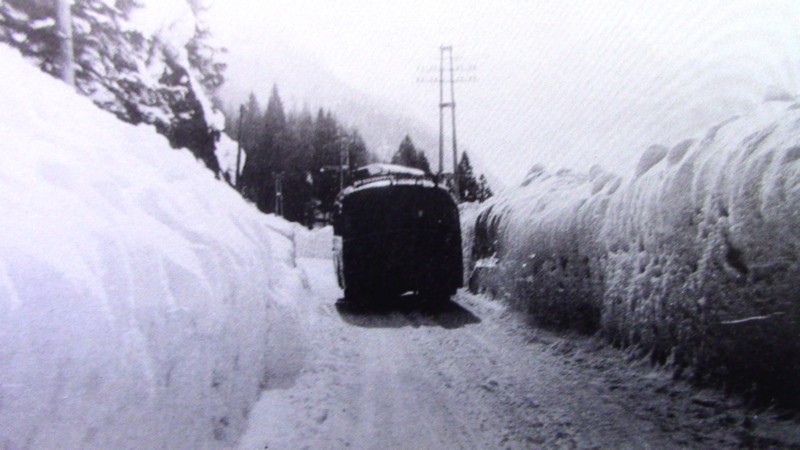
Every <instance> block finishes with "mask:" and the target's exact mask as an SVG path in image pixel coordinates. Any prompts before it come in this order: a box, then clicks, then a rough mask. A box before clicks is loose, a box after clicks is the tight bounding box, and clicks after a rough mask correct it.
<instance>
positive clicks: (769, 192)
mask: <svg viewBox="0 0 800 450" xmlns="http://www.w3.org/2000/svg"><path fill="white" fill-rule="evenodd" d="M764 109H765V111H764V112H763V114H761V115H753V116H748V117H741V118H734V119H731V120H729V121H726V122H724V123H722V124H720V125H718V126H716V127H714V128H712V129H711V130H710V131H709V132H708V133H707V135H706V136H705V137H704V138H702V139H700V140H686V141H683V142H680V143H677V144H676V145H674V146H673V147H671V148H667V147H661V146H653V147H650V148H649V149H648V150H647V151H646V152H645V153H644V154H643V156H642V159H641V161H640V162H639V164H638V166H637V168H636V171H635V173H634V175H633V176H632V177H631V178H630V179H628V180H626V181H625V182H622V183H621V182H620V179H619V178H617V177H615V176H613V175H609V174H607V173H605V172H603V171H602V170H600V169H597V168H595V169H593V170H592V171H591V172H590V174H589V175H588V176H586V175H576V174H572V173H569V172H560V173H558V174H555V175H551V174H548V173H546V172H545V171H544V170H543V169H542V168H535V170H532V171H531V173H530V174H529V176H528V177H527V179H526V180H525V183H524V185H523V187H521V188H519V189H517V190H516V191H510V192H506V193H503V194H501V195H499V196H497V198H496V199H493V200H490V201H489V202H487V203H486V204H485V206H484V208H483V211H482V212H481V214H480V216H479V217H478V219H477V223H476V225H475V233H474V235H475V241H474V243H473V248H474V251H475V255H474V256H473V258H474V259H478V258H485V257H487V256H488V255H489V254H494V253H496V256H497V258H498V263H497V267H498V270H496V271H495V272H496V273H495V274H494V275H493V276H492V277H490V278H491V279H490V280H486V281H485V282H484V284H485V285H487V284H488V283H492V282H494V283H497V280H501V282H502V283H503V284H505V285H506V289H509V290H511V291H512V292H511V293H510V294H511V295H510V297H511V298H512V299H513V301H514V302H515V303H517V304H519V305H520V306H521V307H523V308H524V309H526V310H528V311H530V312H531V313H532V314H533V315H534V317H535V318H536V319H537V320H539V321H540V322H542V323H549V324H555V325H562V326H565V325H566V326H573V327H575V326H577V327H581V328H584V329H590V330H591V329H595V328H599V329H601V330H602V332H603V333H604V334H605V335H606V336H608V337H609V338H610V339H611V340H613V341H614V342H618V343H620V344H622V345H638V346H641V347H642V348H644V349H647V350H649V351H652V352H653V356H654V358H655V359H658V360H664V359H665V358H667V357H668V356H670V355H671V356H673V357H674V359H675V360H676V361H677V362H678V363H679V364H681V365H687V366H692V367H694V368H695V369H697V374H700V375H704V376H706V375H707V376H710V377H719V378H724V379H725V380H727V381H729V382H732V383H753V382H755V383H759V385H760V387H761V388H763V389H766V390H770V389H774V392H781V394H782V395H785V396H787V398H788V397H792V396H793V400H795V401H797V400H800V391H798V388H797V387H796V386H794V385H795V383H794V380H796V379H798V377H800V341H798V339H797V336H800V290H798V289H797V286H800V150H798V149H799V148H800V112H798V111H797V110H796V109H791V108H790V109H788V110H787V109H784V108H782V107H781V108H773V109H769V108H768V107H767V106H765V108H764ZM775 109H780V111H775Z"/></svg>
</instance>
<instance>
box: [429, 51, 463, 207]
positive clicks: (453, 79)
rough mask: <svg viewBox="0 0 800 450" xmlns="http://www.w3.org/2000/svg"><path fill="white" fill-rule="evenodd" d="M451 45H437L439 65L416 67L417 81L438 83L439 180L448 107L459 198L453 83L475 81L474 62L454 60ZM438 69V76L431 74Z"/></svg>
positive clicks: (456, 194) (458, 195)
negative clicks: (456, 61) (446, 84)
mask: <svg viewBox="0 0 800 450" xmlns="http://www.w3.org/2000/svg"><path fill="white" fill-rule="evenodd" d="M454 59H455V57H454V56H453V46H452V45H441V46H439V65H438V67H436V66H435V65H433V64H431V65H427V64H425V65H421V66H419V67H418V68H417V71H418V72H420V74H419V76H418V77H417V82H418V83H433V82H435V83H438V84H439V173H438V174H437V179H438V180H441V179H442V178H443V175H444V151H445V150H444V147H445V145H444V127H445V125H444V114H445V109H448V108H449V109H450V118H451V122H450V125H451V130H452V132H453V142H452V145H453V183H454V188H453V191H454V194H455V196H456V197H457V198H458V199H459V200H460V197H461V193H460V192H459V188H458V140H457V136H456V100H455V98H456V93H455V84H456V83H464V82H474V81H477V77H476V76H475V75H474V72H475V70H476V67H475V64H465V63H458V64H455V62H454ZM435 71H438V76H436V75H432V74H433V73H434V72H435ZM445 71H446V72H449V75H450V77H449V79H446V78H445V77H446V72H445ZM445 82H449V83H450V92H449V98H447V99H445V97H446V95H445Z"/></svg>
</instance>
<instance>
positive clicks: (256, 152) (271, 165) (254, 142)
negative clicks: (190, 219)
mask: <svg viewBox="0 0 800 450" xmlns="http://www.w3.org/2000/svg"><path fill="white" fill-rule="evenodd" d="M226 116H227V118H228V121H227V124H226V130H227V132H228V134H229V135H230V136H231V137H232V138H233V139H238V140H239V141H240V144H241V146H242V148H243V150H244V152H245V154H246V160H245V163H244V165H243V167H242V173H241V177H240V179H239V180H238V182H237V188H238V189H239V190H240V192H242V195H244V196H245V198H247V199H249V200H251V201H253V202H254V203H255V204H256V205H257V206H258V208H259V209H260V210H261V211H263V212H266V213H274V212H277V211H276V206H277V204H276V192H275V189H276V179H277V178H280V184H281V187H282V197H283V205H282V207H283V216H284V217H285V218H286V219H288V220H291V221H296V222H304V223H305V222H307V221H308V220H310V219H311V217H310V216H311V215H312V214H314V213H323V214H324V213H326V212H329V211H330V209H331V207H332V205H333V201H334V199H335V197H336V194H337V193H338V192H339V184H340V179H339V177H340V167H341V166H342V165H344V167H345V170H344V173H343V174H341V176H343V177H344V179H343V180H342V181H344V182H347V181H348V178H349V172H350V170H351V168H356V167H359V166H362V165H365V164H369V163H371V162H375V161H377V158H376V157H375V155H374V154H372V153H371V152H370V151H369V150H368V149H367V146H366V144H365V143H364V139H362V137H361V135H360V134H359V132H358V130H357V129H355V128H347V127H345V126H343V125H342V124H340V123H339V121H338V120H337V119H336V117H335V116H334V114H333V113H332V112H331V111H326V110H324V109H319V110H318V111H317V113H316V115H315V116H314V115H312V114H311V112H310V111H309V110H308V109H303V110H302V111H299V112H297V111H290V112H289V113H288V114H287V113H286V112H285V111H284V108H283V103H282V102H281V98H280V95H279V93H278V88H277V86H274V87H273V88H272V92H271V94H270V97H269V101H268V102H267V107H266V109H265V110H264V111H262V108H261V106H260V104H259V101H258V99H257V97H256V95H255V94H252V93H251V94H250V97H249V99H248V101H247V104H246V105H244V106H243V107H242V111H241V114H232V113H229V114H227V115H226ZM240 116H241V123H240Z"/></svg>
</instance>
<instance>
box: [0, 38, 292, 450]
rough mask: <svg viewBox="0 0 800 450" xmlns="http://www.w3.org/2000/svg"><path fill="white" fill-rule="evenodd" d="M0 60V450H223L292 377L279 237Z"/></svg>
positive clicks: (123, 130)
mask: <svg viewBox="0 0 800 450" xmlns="http://www.w3.org/2000/svg"><path fill="white" fill-rule="evenodd" d="M0 61H2V66H3V72H2V76H1V78H2V83H0V142H2V143H3V144H2V145H3V147H2V148H3V150H2V152H3V155H4V156H5V158H4V163H3V164H2V165H1V166H0V190H2V195H0V214H2V217H3V218H2V220H0V448H11V449H16V448H219V447H230V446H232V445H234V444H235V443H236V442H237V441H238V438H239V436H240V434H241V432H242V430H243V429H244V426H245V418H246V417H247V416H248V413H249V411H250V409H251V408H252V406H253V405H254V404H255V402H256V400H257V398H258V395H259V392H260V391H261V390H262V389H263V388H264V387H266V388H270V387H273V386H284V385H287V384H290V383H291V382H292V380H293V378H294V377H295V376H296V375H297V374H298V373H299V370H300V368H301V367H302V365H303V361H304V357H305V356H304V355H305V352H306V348H305V347H304V342H305V340H306V339H305V337H304V330H303V325H302V323H303V322H301V319H300V317H299V316H300V313H299V307H298V305H297V304H296V302H297V299H302V298H304V297H305V292H306V287H305V285H304V283H303V279H302V277H301V272H300V271H299V270H298V269H297V268H296V266H295V261H294V244H293V239H294V232H295V227H294V226H293V225H290V224H288V223H286V222H284V221H282V220H280V219H276V218H273V217H269V216H264V215H262V214H260V213H259V212H258V211H256V209H255V208H254V207H253V206H252V205H248V204H246V203H245V202H244V201H243V200H242V199H241V197H240V196H239V195H237V194H236V192H234V191H233V190H231V189H230V188H229V187H228V186H227V185H226V184H225V183H223V182H221V181H219V180H216V179H214V176H213V174H212V173H211V172H210V171H208V170H207V169H206V168H205V167H204V166H203V164H202V163H201V162H198V161H197V160H195V158H194V157H193V156H192V155H191V153H189V152H188V151H185V150H173V149H171V148H170V147H169V145H168V143H167V141H166V140H165V138H163V137H162V136H159V135H157V134H156V133H155V131H154V130H153V129H152V128H151V127H148V126H140V127H134V126H131V125H128V124H124V123H122V122H120V121H119V120H117V119H116V118H115V117H114V116H112V115H111V114H109V113H106V112H103V111H101V110H99V109H98V108H97V107H95V106H94V105H93V104H92V103H91V101H90V100H89V99H87V98H84V97H80V96H78V95H77V94H76V93H74V92H72V91H71V90H70V89H69V88H68V87H67V86H66V85H64V84H62V83H61V82H59V81H57V80H55V79H53V78H51V77H49V76H47V75H45V74H43V73H41V72H40V71H39V70H38V69H36V68H34V67H33V66H31V65H29V64H28V63H26V62H25V61H23V60H22V58H21V57H20V56H19V55H18V54H17V53H16V52H15V51H13V50H10V49H9V48H6V47H4V46H0Z"/></svg>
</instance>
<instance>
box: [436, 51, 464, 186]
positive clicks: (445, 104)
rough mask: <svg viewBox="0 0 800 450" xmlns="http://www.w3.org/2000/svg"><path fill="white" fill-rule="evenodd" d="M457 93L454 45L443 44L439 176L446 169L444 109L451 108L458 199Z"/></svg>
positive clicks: (441, 54)
mask: <svg viewBox="0 0 800 450" xmlns="http://www.w3.org/2000/svg"><path fill="white" fill-rule="evenodd" d="M445 52H447V54H448V56H449V58H448V62H449V63H450V70H449V72H450V101H449V102H445V101H444V62H445V58H444V54H445ZM455 96H456V94H455V77H454V76H453V47H452V46H450V45H442V46H440V47H439V176H441V174H442V172H443V171H444V110H445V108H450V117H451V118H452V132H453V192H454V193H455V195H456V199H457V200H461V193H460V192H459V189H458V150H457V148H456V97H455Z"/></svg>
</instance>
